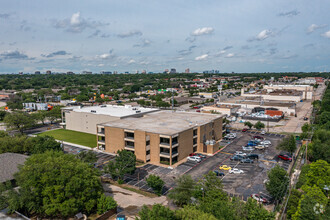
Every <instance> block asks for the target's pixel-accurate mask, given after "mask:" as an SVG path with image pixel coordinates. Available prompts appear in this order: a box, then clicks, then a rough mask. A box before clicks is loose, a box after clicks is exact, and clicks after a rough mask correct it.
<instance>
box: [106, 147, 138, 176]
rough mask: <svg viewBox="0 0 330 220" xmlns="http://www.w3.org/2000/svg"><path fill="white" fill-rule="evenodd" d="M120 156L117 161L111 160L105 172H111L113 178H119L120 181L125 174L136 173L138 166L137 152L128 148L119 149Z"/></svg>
mask: <svg viewBox="0 0 330 220" xmlns="http://www.w3.org/2000/svg"><path fill="white" fill-rule="evenodd" d="M117 154H118V156H117V157H116V159H115V161H110V162H109V163H108V164H107V166H106V167H105V169H104V170H105V172H106V173H109V174H110V175H111V176H112V178H114V179H117V178H119V180H120V181H122V179H123V178H124V175H125V174H128V173H134V171H135V169H136V167H135V163H136V157H135V154H134V153H132V152H131V151H127V150H118V151H117Z"/></svg>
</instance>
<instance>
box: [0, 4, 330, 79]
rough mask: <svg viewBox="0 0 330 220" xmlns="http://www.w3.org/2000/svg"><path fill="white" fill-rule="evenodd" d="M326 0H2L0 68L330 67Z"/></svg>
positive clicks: (329, 16) (237, 69)
mask: <svg viewBox="0 0 330 220" xmlns="http://www.w3.org/2000/svg"><path fill="white" fill-rule="evenodd" d="M329 9H330V1H329V0H313V1H311V0H276V1H270V0H221V1H220V0H212V1H211V0H185V1H184V0H166V1H163V0H116V1H115V0H93V1H87V0H70V1H68V0H66V1H62V0H56V1H55V0H52V1H51V0H47V1H45V0H33V1H22V0H1V7H0V73H12V72H18V71H23V72H34V71H36V70H39V71H42V72H44V71H46V70H48V69H49V70H52V71H59V72H62V71H74V72H77V73H78V72H81V71H84V70H87V71H93V72H100V71H114V70H117V71H119V72H123V71H129V72H135V71H136V70H139V71H142V70H147V71H148V72H149V71H152V72H163V71H164V69H169V68H176V69H177V70H178V71H180V72H181V71H184V69H185V68H190V70H191V71H203V70H210V69H218V70H220V71H221V72H232V71H234V72H273V71H275V72H288V71H330V13H329Z"/></svg>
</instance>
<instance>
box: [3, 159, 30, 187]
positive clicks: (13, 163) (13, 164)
mask: <svg viewBox="0 0 330 220" xmlns="http://www.w3.org/2000/svg"><path fill="white" fill-rule="evenodd" d="M27 158H28V156H26V155H23V154H16V153H3V154H0V183H3V182H6V181H8V180H13V179H14V174H15V173H16V172H18V165H23V164H24V162H25V160H26V159H27Z"/></svg>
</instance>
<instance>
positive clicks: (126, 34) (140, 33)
mask: <svg viewBox="0 0 330 220" xmlns="http://www.w3.org/2000/svg"><path fill="white" fill-rule="evenodd" d="M141 35H142V32H141V31H138V30H135V31H129V32H126V33H121V34H118V35H117V36H118V37H120V38H126V37H132V36H141Z"/></svg>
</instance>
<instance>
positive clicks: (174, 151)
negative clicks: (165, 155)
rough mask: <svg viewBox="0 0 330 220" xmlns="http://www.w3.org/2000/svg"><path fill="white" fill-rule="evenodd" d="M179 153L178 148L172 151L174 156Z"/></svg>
mask: <svg viewBox="0 0 330 220" xmlns="http://www.w3.org/2000/svg"><path fill="white" fill-rule="evenodd" d="M177 153H178V147H175V148H173V149H172V155H173V154H177Z"/></svg>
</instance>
